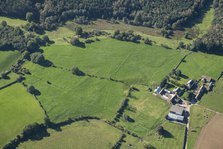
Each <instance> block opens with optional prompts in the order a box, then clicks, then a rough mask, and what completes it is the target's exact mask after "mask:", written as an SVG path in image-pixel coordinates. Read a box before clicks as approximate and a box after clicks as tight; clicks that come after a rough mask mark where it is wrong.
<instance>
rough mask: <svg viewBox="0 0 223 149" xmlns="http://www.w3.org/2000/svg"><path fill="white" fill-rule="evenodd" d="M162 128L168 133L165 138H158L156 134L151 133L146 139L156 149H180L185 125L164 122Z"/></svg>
mask: <svg viewBox="0 0 223 149" xmlns="http://www.w3.org/2000/svg"><path fill="white" fill-rule="evenodd" d="M162 126H163V128H164V129H165V130H166V131H167V132H168V135H167V136H165V137H164V136H162V137H160V136H158V134H157V133H156V132H153V133H151V135H149V136H148V137H147V138H146V139H147V140H148V141H149V142H150V144H152V145H153V146H155V147H156V148H157V149H180V148H182V147H183V142H184V133H185V125H181V124H175V123H171V122H169V121H166V122H165V123H164V124H163V125H162Z"/></svg>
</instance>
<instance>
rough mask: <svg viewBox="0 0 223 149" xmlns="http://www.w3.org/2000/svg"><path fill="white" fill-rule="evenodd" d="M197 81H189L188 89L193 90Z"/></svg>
mask: <svg viewBox="0 0 223 149" xmlns="http://www.w3.org/2000/svg"><path fill="white" fill-rule="evenodd" d="M195 84H196V83H195V81H194V80H189V81H188V82H187V84H186V86H187V88H188V89H191V88H192V87H193V86H194V85H195Z"/></svg>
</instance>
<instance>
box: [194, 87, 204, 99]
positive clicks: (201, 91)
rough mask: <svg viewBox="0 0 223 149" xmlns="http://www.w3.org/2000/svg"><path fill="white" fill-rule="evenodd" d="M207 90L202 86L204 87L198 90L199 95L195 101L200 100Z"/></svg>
mask: <svg viewBox="0 0 223 149" xmlns="http://www.w3.org/2000/svg"><path fill="white" fill-rule="evenodd" d="M205 90H206V88H205V87H204V85H202V86H201V87H200V88H199V90H198V92H197V95H196V96H195V99H196V100H198V99H200V98H201V97H202V95H203V94H204V92H205Z"/></svg>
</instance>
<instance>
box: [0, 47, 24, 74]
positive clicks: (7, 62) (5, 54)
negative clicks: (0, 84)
mask: <svg viewBox="0 0 223 149" xmlns="http://www.w3.org/2000/svg"><path fill="white" fill-rule="evenodd" d="M20 56H21V54H20V53H19V52H18V51H0V72H3V71H6V70H8V69H9V68H10V66H11V65H13V64H15V62H16V61H17V59H18V58H19V57H20Z"/></svg>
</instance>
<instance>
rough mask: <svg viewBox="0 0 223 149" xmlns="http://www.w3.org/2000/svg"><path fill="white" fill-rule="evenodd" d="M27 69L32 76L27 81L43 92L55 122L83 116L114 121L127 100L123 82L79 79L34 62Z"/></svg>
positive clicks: (41, 99)
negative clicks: (123, 101)
mask: <svg viewBox="0 0 223 149" xmlns="http://www.w3.org/2000/svg"><path fill="white" fill-rule="evenodd" d="M25 67H26V68H28V69H29V70H30V71H31V73H32V74H33V75H30V76H27V78H26V81H25V82H26V83H27V84H31V85H34V86H35V87H36V88H37V89H38V90H39V91H40V92H41V95H40V96H39V97H38V98H39V99H40V101H41V103H42V104H43V107H44V108H45V109H46V111H47V113H48V115H49V117H50V118H51V120H52V121H54V122H60V121H64V120H67V119H68V118H73V117H78V116H81V115H83V116H98V117H101V118H107V119H110V120H111V119H112V118H113V117H114V115H115V113H116V111H117V110H118V108H119V107H120V103H121V102H122V100H123V99H124V89H125V88H124V86H123V84H121V83H114V82H112V81H108V80H101V79H96V78H89V77H77V76H74V75H73V74H72V73H71V72H69V71H67V70H62V69H59V68H52V67H50V68H44V67H41V66H38V65H35V64H32V63H27V64H26V65H25ZM47 81H49V82H50V83H51V84H48V83H47Z"/></svg>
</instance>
